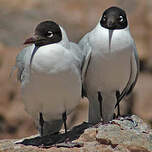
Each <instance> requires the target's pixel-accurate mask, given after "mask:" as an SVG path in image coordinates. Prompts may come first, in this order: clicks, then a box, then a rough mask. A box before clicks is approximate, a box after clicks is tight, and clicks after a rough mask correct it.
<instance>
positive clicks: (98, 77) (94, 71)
mask: <svg viewBox="0 0 152 152" xmlns="http://www.w3.org/2000/svg"><path fill="white" fill-rule="evenodd" d="M130 67H131V66H130V55H129V52H125V53H121V52H120V53H116V54H102V55H96V56H93V57H92V59H91V62H90V65H89V68H88V72H87V76H86V85H87V88H88V91H90V90H91V92H92V91H103V92H107V91H108V92H109V91H115V90H120V91H121V90H123V89H124V88H125V86H126V84H127V82H128V80H129V76H130Z"/></svg>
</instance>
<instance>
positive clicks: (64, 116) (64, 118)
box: [62, 112, 67, 134]
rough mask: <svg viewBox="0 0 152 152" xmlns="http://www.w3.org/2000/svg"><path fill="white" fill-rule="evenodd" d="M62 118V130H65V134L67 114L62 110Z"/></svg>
mask: <svg viewBox="0 0 152 152" xmlns="http://www.w3.org/2000/svg"><path fill="white" fill-rule="evenodd" d="M62 120H63V123H64V130H65V134H66V133H67V125H66V120H67V115H66V112H64V113H63V114H62Z"/></svg>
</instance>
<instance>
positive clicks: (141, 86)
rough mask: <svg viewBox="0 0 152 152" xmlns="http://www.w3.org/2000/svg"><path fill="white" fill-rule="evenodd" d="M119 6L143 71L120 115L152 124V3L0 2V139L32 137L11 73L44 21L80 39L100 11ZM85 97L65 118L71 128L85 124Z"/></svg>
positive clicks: (120, 0) (122, 0) (98, 0)
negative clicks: (61, 27) (136, 116)
mask: <svg viewBox="0 0 152 152" xmlns="http://www.w3.org/2000/svg"><path fill="white" fill-rule="evenodd" d="M112 5H117V6H120V7H122V8H124V9H125V10H126V11H127V14H128V19H129V23H130V29H131V33H132V35H133V37H134V39H135V41H136V45H137V49H138V54H139V56H140V62H141V73H140V76H139V79H138V81H137V85H136V87H135V89H134V92H133V94H132V95H131V96H130V97H128V98H127V99H126V100H125V101H124V102H121V106H122V108H121V109H122V110H121V111H122V112H123V114H131V113H133V114H136V115H138V116H140V117H141V118H143V119H144V120H145V121H147V122H149V123H152V1H151V0H146V1H143V0H108V1H107V0H43V1H42V0H13V1H10V0H0V139H4V138H21V137H25V136H29V135H33V134H36V133H37V131H36V129H35V126H34V122H33V120H32V119H31V117H30V116H29V115H28V114H27V113H26V112H25V111H24V106H23V104H22V99H21V95H20V89H19V88H20V85H19V83H17V82H16V78H15V75H13V77H12V78H11V79H9V73H10V71H11V68H12V66H13V65H14V63H15V57H16V55H17V53H18V52H19V51H20V50H21V49H22V48H23V47H24V46H23V42H24V40H25V39H26V38H28V37H29V36H31V35H32V33H33V30H34V28H35V26H36V25H37V24H38V23H39V22H40V21H43V20H47V19H50V20H54V21H56V22H57V23H58V24H60V25H62V26H63V27H64V28H65V30H66V31H67V34H68V36H69V39H70V40H72V41H74V42H78V40H79V39H80V38H81V37H82V36H83V35H84V34H85V33H86V32H88V31H90V30H91V29H92V28H94V26H95V25H96V24H97V22H98V20H99V18H100V16H101V14H102V12H103V10H104V9H105V8H107V7H110V6H112ZM87 106H88V102H87V99H84V100H83V101H82V102H81V104H80V105H79V106H78V108H77V109H76V111H75V112H73V113H72V114H71V116H70V117H69V120H68V124H69V127H71V126H72V125H73V124H74V123H80V122H82V121H85V120H87Z"/></svg>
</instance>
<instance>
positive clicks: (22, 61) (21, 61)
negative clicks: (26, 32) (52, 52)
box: [15, 45, 34, 81]
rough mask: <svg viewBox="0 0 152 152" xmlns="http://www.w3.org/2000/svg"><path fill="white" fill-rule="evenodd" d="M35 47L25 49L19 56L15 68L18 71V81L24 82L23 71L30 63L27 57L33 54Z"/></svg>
mask: <svg viewBox="0 0 152 152" xmlns="http://www.w3.org/2000/svg"><path fill="white" fill-rule="evenodd" d="M33 48H34V46H33V45H32V46H29V47H26V48H24V49H23V50H22V51H20V52H19V54H18V55H17V56H16V64H15V67H16V68H17V69H18V71H17V80H19V81H22V79H23V71H24V70H25V66H26V64H27V62H28V60H27V55H29V53H31V51H32V50H33Z"/></svg>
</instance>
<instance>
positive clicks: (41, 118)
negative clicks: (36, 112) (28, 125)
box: [39, 112, 44, 136]
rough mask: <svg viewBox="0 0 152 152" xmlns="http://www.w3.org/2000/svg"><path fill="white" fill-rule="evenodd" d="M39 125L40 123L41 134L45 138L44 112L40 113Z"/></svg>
mask: <svg viewBox="0 0 152 152" xmlns="http://www.w3.org/2000/svg"><path fill="white" fill-rule="evenodd" d="M39 123H40V127H41V130H40V134H41V136H43V125H44V120H43V115H42V112H40V119H39Z"/></svg>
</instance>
